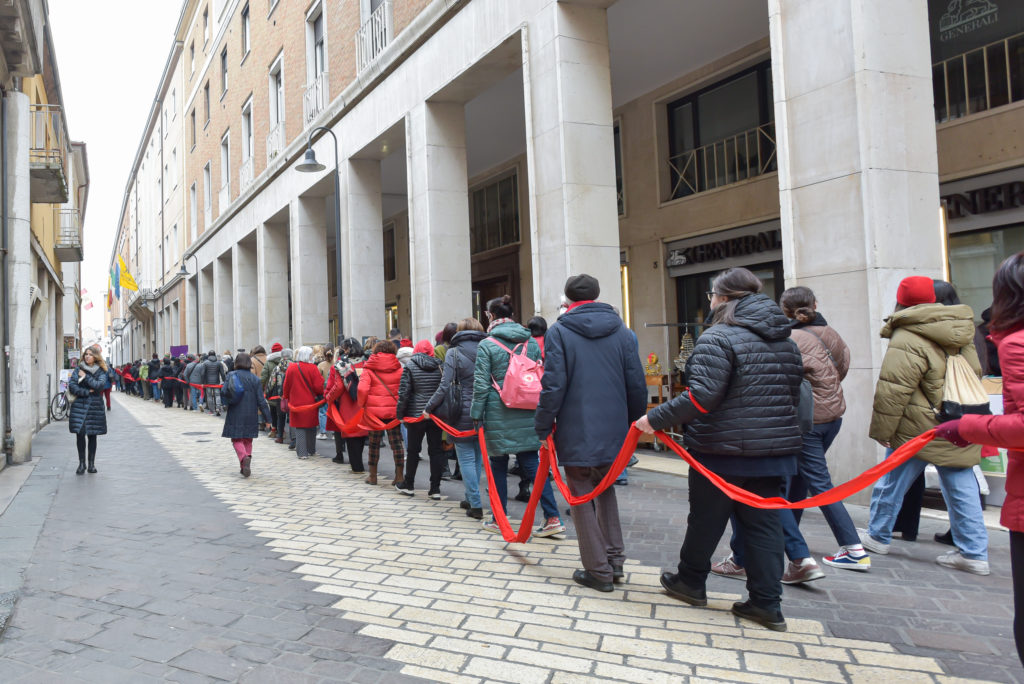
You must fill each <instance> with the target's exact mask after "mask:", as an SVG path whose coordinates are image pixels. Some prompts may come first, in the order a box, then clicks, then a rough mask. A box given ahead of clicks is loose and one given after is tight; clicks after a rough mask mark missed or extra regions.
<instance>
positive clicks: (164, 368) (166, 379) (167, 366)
mask: <svg viewBox="0 0 1024 684" xmlns="http://www.w3.org/2000/svg"><path fill="white" fill-rule="evenodd" d="M157 377H159V378H160V396H161V398H163V400H164V408H171V404H173V403H174V386H175V385H177V384H178V382H177V380H175V379H174V366H173V365H171V360H170V359H164V362H163V364H161V366H160V370H159V371H158V372H157Z"/></svg>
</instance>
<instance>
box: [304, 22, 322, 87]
mask: <svg viewBox="0 0 1024 684" xmlns="http://www.w3.org/2000/svg"><path fill="white" fill-rule="evenodd" d="M306 38H307V55H306V64H307V71H308V77H309V82H310V83H312V82H313V81H315V80H316V79H317V78H318V77H319V76H320V74H322V73H324V71H326V70H327V45H326V43H325V38H324V12H323V6H322V5H321V4H319V3H318V4H317V6H316V7H315V8H313V10H312V11H311V12H310V13H309V15H308V16H307V19H306Z"/></svg>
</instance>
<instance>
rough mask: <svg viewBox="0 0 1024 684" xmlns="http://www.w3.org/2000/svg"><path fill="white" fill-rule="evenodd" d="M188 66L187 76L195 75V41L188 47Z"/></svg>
mask: <svg viewBox="0 0 1024 684" xmlns="http://www.w3.org/2000/svg"><path fill="white" fill-rule="evenodd" d="M188 65H189V72H188V74H189V76H191V75H192V74H194V73H196V41H194V40H193V41H192V42H191V43H190V44H189V46H188Z"/></svg>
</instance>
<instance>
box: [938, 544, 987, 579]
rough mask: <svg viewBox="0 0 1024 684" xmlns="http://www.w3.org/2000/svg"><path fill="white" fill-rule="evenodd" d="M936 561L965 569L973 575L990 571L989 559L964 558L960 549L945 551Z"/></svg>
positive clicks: (957, 568)
mask: <svg viewBox="0 0 1024 684" xmlns="http://www.w3.org/2000/svg"><path fill="white" fill-rule="evenodd" d="M935 562H936V563H938V564H939V565H941V566H943V567H946V568H953V569H954V570H963V571H964V572H969V573H971V574H972V575H987V574H988V573H989V569H988V561H983V560H974V559H971V558H964V557H963V556H962V555H961V554H960V550H959V549H954V550H953V551H950V552H949V553H944V554H942V555H941V556H939V557H938V558H936V559H935Z"/></svg>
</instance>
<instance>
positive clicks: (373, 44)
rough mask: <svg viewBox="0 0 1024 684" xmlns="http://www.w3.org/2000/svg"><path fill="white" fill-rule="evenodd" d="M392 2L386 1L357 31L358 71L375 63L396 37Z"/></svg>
mask: <svg viewBox="0 0 1024 684" xmlns="http://www.w3.org/2000/svg"><path fill="white" fill-rule="evenodd" d="M391 17H392V12H391V0H384V2H382V3H381V4H380V6H379V7H378V8H377V9H375V10H374V11H373V14H371V15H370V18H369V19H367V20H366V21H365V22H364V23H363V25H362V26H360V27H359V30H358V31H356V69H357V71H359V72H362V70H363V69H365V68H366V67H368V66H369V65H370V64H372V63H373V61H374V60H375V59H377V56H378V55H380V53H381V52H383V51H384V48H386V47H387V46H388V44H389V43H390V42H391V39H392V38H393V37H394V23H393V21H392V18H391Z"/></svg>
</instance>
